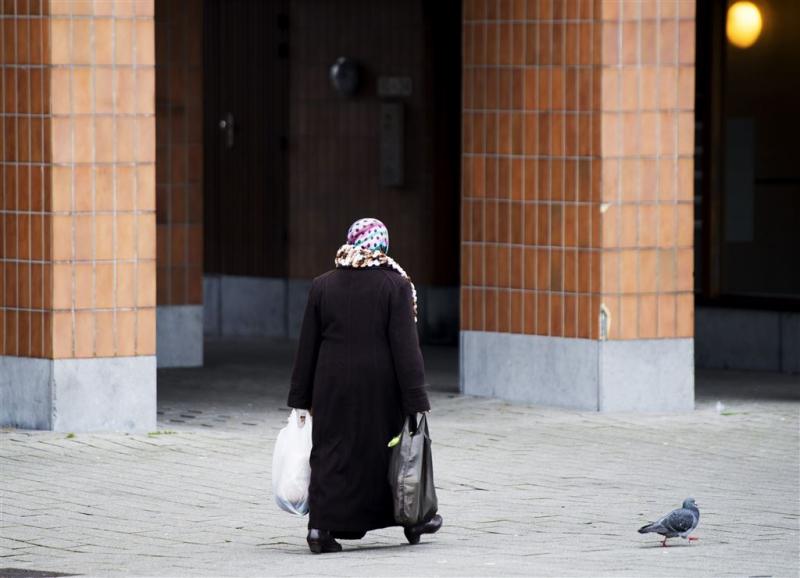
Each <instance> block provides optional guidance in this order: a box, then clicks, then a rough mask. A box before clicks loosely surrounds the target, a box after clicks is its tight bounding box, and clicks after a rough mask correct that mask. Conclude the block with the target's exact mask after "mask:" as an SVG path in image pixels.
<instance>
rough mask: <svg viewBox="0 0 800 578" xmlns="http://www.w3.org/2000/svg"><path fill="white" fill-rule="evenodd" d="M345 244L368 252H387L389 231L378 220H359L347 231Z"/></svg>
mask: <svg viewBox="0 0 800 578" xmlns="http://www.w3.org/2000/svg"><path fill="white" fill-rule="evenodd" d="M347 244H348V245H353V246H354V247H359V248H362V249H368V250H369V251H380V252H381V253H388V252H389V230H388V229H387V228H386V225H384V224H383V223H381V222H380V221H379V220H378V219H372V218H367V219H359V220H358V221H356V222H355V223H353V224H352V225H350V228H349V229H348V230H347Z"/></svg>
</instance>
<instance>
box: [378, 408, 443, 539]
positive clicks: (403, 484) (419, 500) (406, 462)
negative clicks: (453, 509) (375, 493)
mask: <svg viewBox="0 0 800 578" xmlns="http://www.w3.org/2000/svg"><path fill="white" fill-rule="evenodd" d="M412 419H414V418H413V417H411V416H409V417H408V418H406V423H405V425H404V426H403V431H402V433H401V434H400V442H399V443H398V444H397V445H396V446H394V448H392V457H391V460H390V462H389V484H391V487H392V496H393V498H394V519H395V521H396V522H397V523H398V524H400V525H402V526H414V525H416V524H419V523H421V522H426V521H428V520H429V519H430V518H432V517H433V516H434V514H436V512H437V511H438V509H439V501H438V500H437V499H436V487H435V486H434V485H433V460H432V457H431V438H430V435H429V433H428V420H427V417H426V416H425V414H422V417H421V418H420V420H419V423H418V424H417V427H416V431H414V433H411V420H412Z"/></svg>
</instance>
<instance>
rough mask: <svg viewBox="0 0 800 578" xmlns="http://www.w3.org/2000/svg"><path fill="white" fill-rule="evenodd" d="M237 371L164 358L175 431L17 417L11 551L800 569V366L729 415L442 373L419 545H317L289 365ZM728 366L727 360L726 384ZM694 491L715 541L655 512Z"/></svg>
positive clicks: (25, 555)
mask: <svg viewBox="0 0 800 578" xmlns="http://www.w3.org/2000/svg"><path fill="white" fill-rule="evenodd" d="M215 372H216V373H215ZM234 374H235V375H237V376H238V377H237V379H239V378H241V379H245V380H246V381H247V382H248V383H253V384H257V387H258V389H257V390H254V389H252V387H256V386H255V385H254V386H248V387H251V389H247V388H246V387H238V386H237V387H235V385H236V384H232V383H230V379H228V380H227V381H226V378H225V371H224V366H222V367H216V368H212V369H209V370H195V371H192V372H188V373H181V372H174V371H173V372H163V373H161V374H160V376H159V379H160V380H161V381H160V387H159V389H160V395H162V396H163V399H161V400H160V411H161V412H163V415H159V423H158V427H159V430H161V431H165V430H169V431H173V432H175V433H172V434H162V435H135V436H134V435H125V434H82V433H78V434H76V437H75V438H72V439H65V438H64V435H63V434H54V433H51V432H27V431H17V430H8V429H6V430H0V468H1V470H2V471H1V472H0V474H1V475H0V480H1V481H2V485H0V568H3V567H14V568H30V569H50V570H57V571H60V572H74V573H78V574H81V575H86V576H126V575H127V576H265V575H270V576H289V575H291V576H297V575H327V576H405V575H410V574H413V575H415V576H429V575H430V576H433V575H438V576H464V575H470V576H473V575H478V576H529V575H552V576H563V575H570V576H578V575H582V576H598V575H606V576H643V575H647V576H675V575H682V574H683V575H693V576H711V575H713V576H728V575H736V576H741V575H751V576H756V575H774V576H784V575H788V576H797V575H798V573H800V566H799V565H798V564H799V563H798V559H799V556H800V552H799V551H798V544H800V503H799V502H798V497H797V496H798V490H799V489H800V399H799V396H798V395H797V392H800V382H799V380H797V379H796V378H793V379H794V381H786V378H785V377H777V376H772V377H770V376H761V375H758V374H750V378H749V379H750V380H751V382H752V385H753V386H755V385H758V386H763V385H764V384H763V383H761V382H762V381H765V380H766V381H770V380H773V381H774V380H777V381H778V382H779V383H770V384H768V388H767V389H769V387H774V388H778V389H779V390H780V391H781V392H783V393H782V394H781V395H776V396H773V397H767V398H761V397H752V396H747V395H740V393H741V388H739V389H736V391H734V392H733V393H732V394H731V398H730V399H727V398H726V399H725V402H726V408H727V410H728V411H729V412H730V414H729V415H722V414H720V413H718V412H717V411H716V410H715V402H716V399H715V398H703V397H702V395H701V396H700V398H699V401H698V406H697V409H696V411H694V412H692V413H688V414H678V415H641V414H618V415H601V414H594V413H584V412H572V411H563V410H554V409H550V408H542V407H534V406H522V405H509V404H506V403H503V402H500V401H497V400H487V399H479V398H470V397H462V396H458V395H453V394H452V393H446V392H434V393H432V404H433V407H434V410H433V412H432V414H431V417H430V427H431V434H432V437H433V442H434V460H435V472H436V479H437V486H438V488H439V500H440V511H441V513H442V514H443V516H444V518H445V526H444V528H443V529H442V531H441V532H440V533H439V534H437V535H436V536H434V537H424V538H423V543H422V544H421V545H420V546H415V547H410V546H408V545H407V544H405V539H404V537H403V534H402V531H401V530H400V529H399V528H390V529H385V530H381V531H377V532H372V533H370V534H368V535H367V537H366V538H365V539H364V540H362V541H355V542H352V541H344V542H343V544H344V548H345V551H344V552H342V553H341V554H335V555H329V556H312V555H310V554H308V550H307V547H306V545H305V539H304V538H305V529H306V523H307V519H306V518H299V517H292V516H290V515H288V514H286V513H284V512H282V511H279V510H278V508H277V507H276V506H275V505H274V502H273V500H272V496H271V491H270V487H271V482H270V475H271V473H270V467H271V456H272V447H273V444H274V441H275V437H276V435H277V433H278V431H279V430H280V428H281V427H282V426H283V424H284V423H285V420H286V410H285V406H284V405H283V404H284V397H285V383H286V382H287V381H286V380H287V378H288V375H287V372H285V371H284V373H280V372H276V373H274V374H273V377H272V378H271V380H270V382H269V383H267V384H266V386H265V385H264V384H263V383H260V382H259V381H258V380H257V379H254V378H253V377H252V376H251V377H247V375H246V372H243V371H238V372H235V373H234ZM209 375H210V377H209ZM229 375H230V374H229ZM724 375H725V374H718V373H715V374H710V377H708V379H712V380H714V383H715V384H717V386H718V384H719V383H720V380H722V381H723V382H724ZM175 376H177V377H175ZM203 376H205V377H203ZM242 376H244V377H242ZM202 379H205V380H206V381H207V382H208V383H205V385H203V383H200V382H202ZM170 380H172V381H170ZM171 382H172V383H173V385H174V384H177V386H176V387H173V388H172V389H170V388H169V387H166V388H165V387H162V384H164V383H166V384H167V385H169V384H170V383H171ZM184 382H185V385H186V386H187V387H186V388H182V387H181V384H183V383H184ZM739 382H743V381H742V379H741V378H737V384H738V385H741V383H739ZM756 382H757V383H756ZM198 383H200V386H199V388H198V385H197V384H198ZM744 383H747V382H746V380H744ZM189 385H191V386H192V387H195V388H196V389H199V393H198V391H195V392H194V393H192V392H191V391H190V390H189V389H188V386H189ZM737 387H738V386H737ZM781 387H783V388H784V389H780V388H781ZM698 388H699V390H702V379H701V380H700V385H699V386H698ZM786 388H790V389H786ZM791 388H794V389H791ZM761 389H762V390H763V389H764V388H763V387H761ZM165 390H166V392H165V393H164V391H165ZM714 391H715V395H720V393H719V392H720V391H722V392H723V393H724V388H723V389H722V390H720V389H719V387H716V389H715V390H714ZM787 392H788V393H787ZM734 394H735V395H734ZM223 398H224V399H223ZM165 406H166V407H165ZM167 407H169V409H167ZM200 412H202V414H201V413H200ZM181 414H184V415H195V416H200V415H204V416H208V415H211V416H230V417H226V418H225V420H226V421H225V422H224V423H219V422H216V421H215V422H214V423H215V427H214V428H206V427H202V426H201V425H200V422H199V420H197V419H194V420H192V419H187V420H186V422H185V423H183V424H176V423H173V422H171V421H170V419H172V418H171V417H170V416H172V415H181ZM248 423H252V424H255V425H253V426H250V425H245V424H248ZM689 495H691V496H693V497H695V498H696V499H697V501H698V503H699V504H700V509H701V523H700V527H699V529H698V532H697V535H698V536H699V537H700V540H699V541H698V542H696V543H693V544H691V545H689V544H688V543H686V542H684V541H681V540H675V541H674V542H675V545H674V546H673V547H669V548H661V547H660V546H659V543H658V539H657V537H655V536H653V535H646V536H642V535H639V534H638V533H637V532H636V529H637V528H638V527H639V526H640V525H642V524H644V523H645V522H646V521H648V520H650V519H652V518H654V517H656V516H657V515H659V514H661V513H663V512H665V511H667V510H669V509H671V508H673V507H676V506H677V505H679V503H680V502H681V501H682V500H683V499H684V498H685V497H687V496H689Z"/></svg>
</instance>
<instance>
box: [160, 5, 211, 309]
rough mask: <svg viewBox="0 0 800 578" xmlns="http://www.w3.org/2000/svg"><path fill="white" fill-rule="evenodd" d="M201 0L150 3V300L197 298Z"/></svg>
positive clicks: (200, 191)
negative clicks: (153, 284) (154, 256)
mask: <svg viewBox="0 0 800 578" xmlns="http://www.w3.org/2000/svg"><path fill="white" fill-rule="evenodd" d="M202 11H203V2H202V0H186V1H181V2H165V1H160V2H156V13H155V27H156V215H157V220H158V224H157V238H158V242H157V245H158V269H157V278H158V304H159V305H189V304H191V305H200V304H202V302H203V39H202V34H203V26H202V18H203V16H202Z"/></svg>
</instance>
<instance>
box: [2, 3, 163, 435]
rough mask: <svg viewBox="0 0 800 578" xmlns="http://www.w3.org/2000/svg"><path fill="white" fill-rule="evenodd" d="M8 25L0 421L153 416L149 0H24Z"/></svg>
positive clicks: (117, 425)
mask: <svg viewBox="0 0 800 578" xmlns="http://www.w3.org/2000/svg"><path fill="white" fill-rule="evenodd" d="M2 24H3V27H2V30H3V32H2V34H3V41H2V47H3V58H2V63H3V68H4V70H3V72H4V74H3V96H4V100H3V102H4V108H5V110H13V111H14V113H15V114H16V115H18V116H17V117H14V119H13V121H12V120H11V119H9V117H6V116H5V115H4V117H3V122H4V124H5V127H4V129H5V130H4V131H3V134H5V135H6V139H5V141H4V145H10V144H12V143H13V144H14V147H6V148H5V150H4V155H3V172H4V177H6V178H4V187H3V198H4V202H5V209H4V211H6V212H4V227H3V229H4V235H3V237H4V239H5V241H6V245H5V246H6V247H12V246H15V248H14V250H13V251H11V252H9V251H5V252H4V254H3V256H2V257H3V260H4V270H5V273H6V274H5V279H4V287H5V291H4V293H5V299H4V301H3V303H2V306H3V307H2V310H3V314H4V316H5V321H6V322H5V331H4V335H3V337H4V339H3V342H4V350H3V353H4V354H5V355H4V356H3V357H2V358H0V365H1V366H2V367H0V423H2V424H4V425H15V426H21V427H30V428H39V429H53V430H59V431H65V430H68V431H80V430H141V429H151V428H153V427H154V426H155V403H156V399H155V384H156V373H155V345H156V343H155V329H156V328H155V319H156V316H155V298H156V291H155V256H156V255H155V252H156V243H155V240H156V232H155V194H154V193H155V166H154V160H155V142H154V141H155V116H154V93H155V89H154V83H155V73H154V68H153V60H154V57H153V51H154V48H153V46H154V32H153V2H152V0H151V1H149V2H148V1H136V2H134V1H131V2H94V3H92V2H66V1H61V0H50V1H46V0H42V1H30V2H29V1H23V0H16V1H10V2H5V3H4V4H3V14H2ZM12 38H13V40H12ZM15 97H16V104H12V103H13V102H14V99H15ZM10 106H11V107H14V108H9V107H10ZM5 110H4V112H5ZM10 122H13V123H14V125H13V126H9V123H10Z"/></svg>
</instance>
